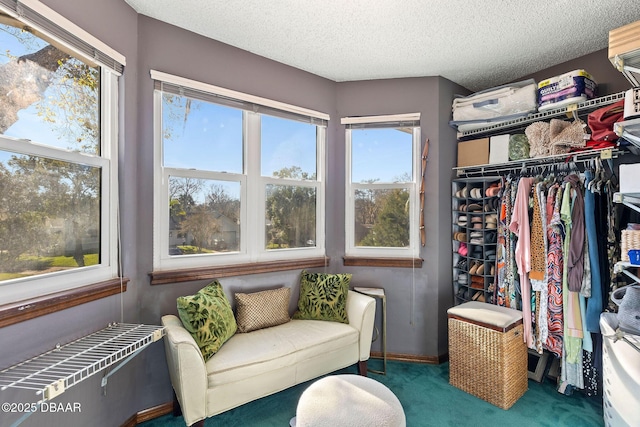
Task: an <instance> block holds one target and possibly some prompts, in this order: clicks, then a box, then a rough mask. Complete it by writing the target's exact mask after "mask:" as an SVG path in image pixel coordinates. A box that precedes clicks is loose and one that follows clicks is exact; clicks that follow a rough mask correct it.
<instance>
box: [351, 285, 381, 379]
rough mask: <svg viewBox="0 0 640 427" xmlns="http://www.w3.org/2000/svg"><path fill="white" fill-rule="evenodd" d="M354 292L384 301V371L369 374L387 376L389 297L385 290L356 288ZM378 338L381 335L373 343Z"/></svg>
mask: <svg viewBox="0 0 640 427" xmlns="http://www.w3.org/2000/svg"><path fill="white" fill-rule="evenodd" d="M353 290H354V291H356V292H359V293H361V294H364V295H368V296H370V297H373V298H377V299H380V300H382V371H377V370H374V369H367V370H368V371H369V372H373V373H374V374H382V375H387V297H386V296H385V294H384V289H383V288H362V287H354V288H353ZM377 330H378V327H377V326H376V332H377ZM378 336H379V334H376V337H375V338H374V339H373V341H376V340H377V339H378Z"/></svg>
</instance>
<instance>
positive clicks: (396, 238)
mask: <svg viewBox="0 0 640 427" xmlns="http://www.w3.org/2000/svg"><path fill="white" fill-rule="evenodd" d="M354 201H355V227H354V229H355V236H354V242H355V244H356V246H377V247H381V246H382V247H390V248H406V247H409V225H410V222H409V212H410V211H411V207H410V206H409V191H407V190H406V189H385V190H366V189H363V190H355V197H354Z"/></svg>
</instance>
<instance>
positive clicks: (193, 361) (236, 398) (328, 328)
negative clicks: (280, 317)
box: [162, 291, 375, 425]
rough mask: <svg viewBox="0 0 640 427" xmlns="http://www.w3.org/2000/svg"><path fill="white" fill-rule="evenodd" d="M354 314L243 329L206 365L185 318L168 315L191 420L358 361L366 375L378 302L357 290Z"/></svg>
mask: <svg viewBox="0 0 640 427" xmlns="http://www.w3.org/2000/svg"><path fill="white" fill-rule="evenodd" d="M347 315H348V318H349V323H348V324H345V323H339V322H329V321H322V320H296V319H292V320H291V321H289V322H287V323H284V324H282V325H278V326H273V327H270V328H265V329H259V330H256V331H253V332H248V333H236V334H235V335H233V336H232V337H231V338H230V339H229V340H228V341H226V342H225V343H224V345H223V346H222V347H221V348H220V350H218V352H217V353H216V354H214V355H213V357H211V358H210V359H209V360H207V361H206V363H205V361H204V359H203V357H202V353H201V352H200V349H199V348H198V345H197V344H196V342H195V340H194V339H193V337H192V336H191V334H189V332H188V331H187V330H186V329H185V328H184V327H183V325H182V322H181V321H180V319H179V318H178V317H176V316H174V315H167V316H163V317H162V324H163V325H164V326H165V332H166V336H165V339H164V343H165V350H166V355H167V364H168V366H169V374H170V377H171V383H172V385H173V389H174V391H175V396H176V398H177V400H178V403H179V405H180V409H181V410H182V415H183V416H184V419H185V422H186V423H187V425H193V424H196V423H198V425H204V419H205V418H207V417H211V416H213V415H216V414H219V413H221V412H224V411H227V410H229V409H232V408H235V407H237V406H240V405H242V404H244V403H247V402H250V401H252V400H255V399H258V398H261V397H264V396H267V395H270V394H273V393H277V392H279V391H281V390H284V389H286V388H288V387H291V386H294V385H296V384H300V383H302V382H305V381H308V380H310V379H313V378H316V377H318V376H321V375H324V374H328V373H330V372H333V371H336V370H338V369H342V368H345V367H347V366H350V365H353V364H355V363H358V369H359V372H360V374H361V375H366V372H367V360H368V359H369V353H370V350H371V337H372V334H373V323H374V317H375V300H374V299H373V298H371V297H368V296H366V295H362V294H359V293H357V292H354V291H349V293H348V296H347ZM174 412H175V411H174Z"/></svg>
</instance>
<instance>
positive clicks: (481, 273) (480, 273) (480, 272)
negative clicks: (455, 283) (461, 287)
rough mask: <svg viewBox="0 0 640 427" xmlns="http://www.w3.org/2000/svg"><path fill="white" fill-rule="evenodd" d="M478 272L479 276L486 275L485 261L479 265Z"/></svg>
mask: <svg viewBox="0 0 640 427" xmlns="http://www.w3.org/2000/svg"><path fill="white" fill-rule="evenodd" d="M476 274H477V275H478V276H482V275H484V262H482V263H480V266H478V269H477V270H476Z"/></svg>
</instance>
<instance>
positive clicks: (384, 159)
mask: <svg viewBox="0 0 640 427" xmlns="http://www.w3.org/2000/svg"><path fill="white" fill-rule="evenodd" d="M412 131H413V128H402V129H388V128H384V129H353V130H352V131H351V147H352V156H351V162H352V165H351V167H352V170H351V181H352V182H360V183H364V182H408V181H411V180H412V178H411V176H412V173H411V172H412V159H413V154H412V146H413V134H412Z"/></svg>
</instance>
